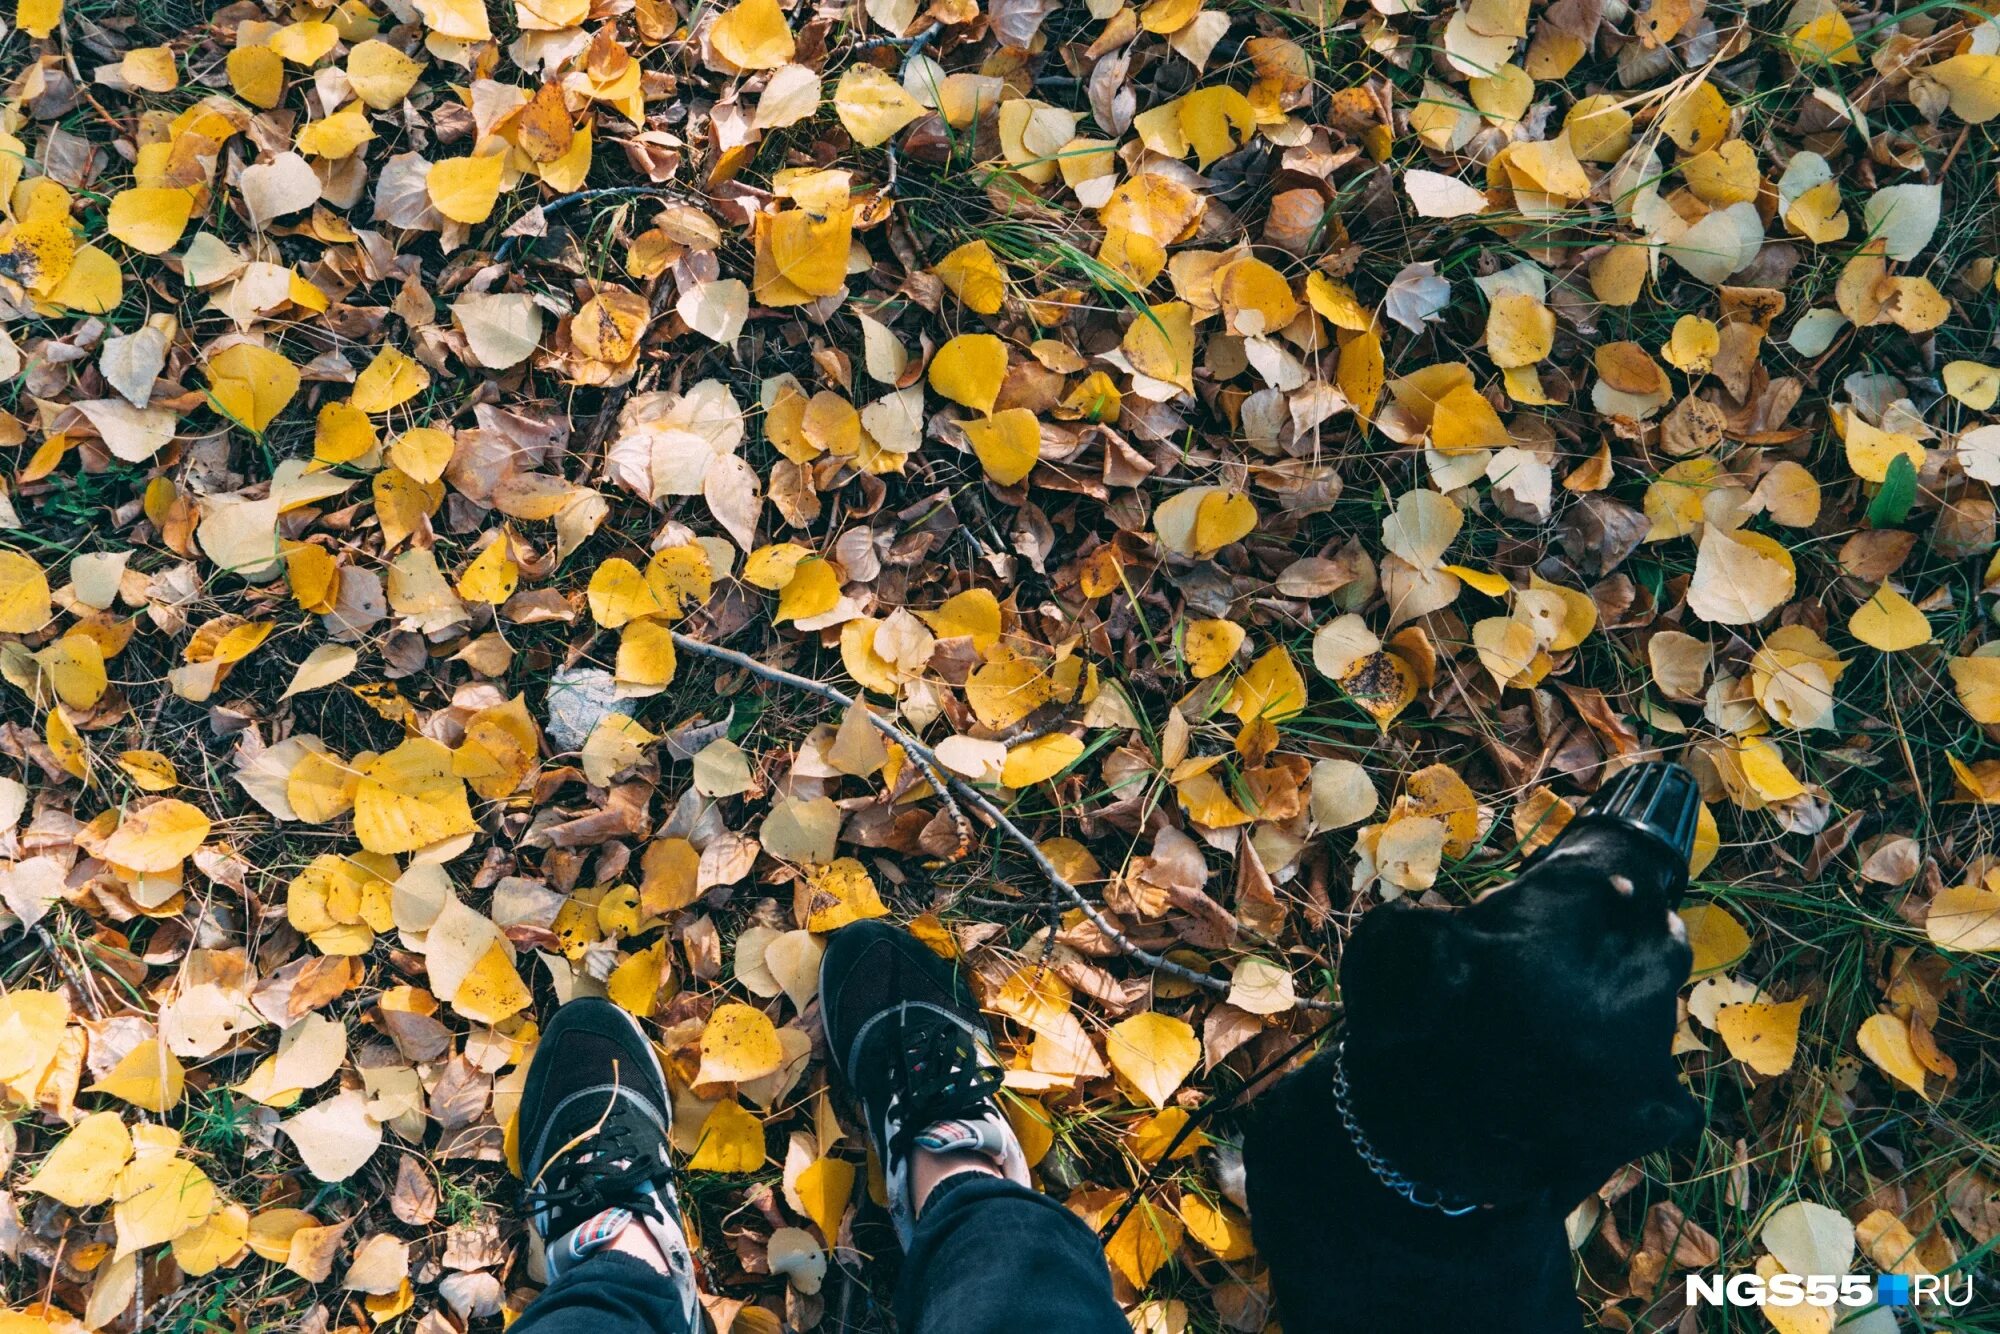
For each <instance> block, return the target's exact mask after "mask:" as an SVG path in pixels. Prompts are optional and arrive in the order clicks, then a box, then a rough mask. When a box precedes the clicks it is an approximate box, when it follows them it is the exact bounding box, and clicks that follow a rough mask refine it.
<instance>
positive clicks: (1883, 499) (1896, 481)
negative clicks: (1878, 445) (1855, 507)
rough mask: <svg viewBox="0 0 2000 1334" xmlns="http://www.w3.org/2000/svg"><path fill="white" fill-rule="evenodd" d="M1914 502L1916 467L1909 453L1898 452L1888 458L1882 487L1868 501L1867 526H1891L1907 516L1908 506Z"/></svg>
mask: <svg viewBox="0 0 2000 1334" xmlns="http://www.w3.org/2000/svg"><path fill="white" fill-rule="evenodd" d="M1916 503H1917V470H1916V467H1915V466H1914V465H1912V464H1911V462H1910V456H1909V455H1907V454H1898V455H1896V457H1895V458H1893V459H1891V460H1889V473H1888V476H1886V477H1884V478H1883V479H1882V489H1881V490H1880V491H1877V492H1876V493H1875V499H1873V500H1871V501H1869V502H1868V526H1869V527H1870V528H1893V527H1895V526H1896V525H1897V524H1899V523H1901V522H1902V521H1903V520H1904V519H1905V518H1906V517H1908V515H1909V513H1910V506H1912V505H1914V504H1916Z"/></svg>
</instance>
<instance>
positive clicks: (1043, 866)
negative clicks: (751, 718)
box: [673, 630, 1332, 1010]
mask: <svg viewBox="0 0 2000 1334" xmlns="http://www.w3.org/2000/svg"><path fill="white" fill-rule="evenodd" d="M673 634H674V646H675V647H676V648H680V649H684V650H686V651H687V652H689V653H693V654H695V655H697V656H698V657H704V658H713V659H715V660H716V661H718V662H726V663H729V664H730V665H731V666H735V667H741V668H742V669H743V670H744V671H746V672H749V673H750V674H751V675H753V676H757V677H760V678H762V679H763V680H766V681H774V682H777V683H778V684H780V685H787V686H790V687H792V688H793V689H794V690H803V691H805V692H806V693H808V694H811V695H817V696H819V697H820V698H821V699H823V700H825V701H827V702H828V703H829V704H838V705H840V706H841V707H842V708H852V707H853V706H854V701H853V699H851V698H850V697H849V696H848V695H847V694H846V693H844V692H843V691H841V690H839V689H837V688H835V687H833V686H830V685H828V684H827V683H826V682H824V681H815V680H813V679H812V678H811V677H809V676H800V675H799V674H798V673H796V672H788V671H786V670H784V669H783V668H782V667H773V666H771V665H769V664H768V663H762V662H759V661H757V660H756V659H755V658H753V657H751V656H750V655H749V654H747V653H739V652H737V651H736V650H735V649H731V648H723V647H722V646H721V645H719V644H711V643H709V642H708V641H707V640H705V639H695V638H693V637H692V636H690V635H684V634H682V633H681V632H680V631H678V630H676V631H674V632H673ZM868 721H870V722H872V723H874V724H875V726H876V727H877V728H879V729H880V730H881V732H882V734H883V735H884V736H886V737H888V738H889V739H890V740H892V741H894V742H895V743H896V744H897V745H899V746H901V747H902V748H903V749H904V750H905V751H907V752H908V753H909V754H910V755H911V756H912V757H913V758H914V759H916V760H917V761H918V762H919V763H921V764H922V765H923V766H924V768H925V770H926V771H927V772H929V773H931V774H933V775H936V774H944V775H946V782H948V783H949V784H950V787H951V791H952V792H953V793H955V794H956V795H957V797H958V799H959V800H961V801H963V802H965V803H966V805H968V806H970V807H972V808H973V809H974V810H976V811H978V812H979V814H980V815H981V816H982V817H983V818H984V819H985V820H986V822H987V823H988V824H990V825H991V826H992V827H993V828H995V829H997V830H999V831H1000V832H1001V833H1002V834H1004V835H1006V836H1007V838H1008V840H1009V841H1011V842H1012V843H1014V844H1015V845H1016V846H1018V847H1019V848H1020V849H1021V851H1022V852H1023V853H1025V854H1026V855H1027V857H1028V860H1029V861H1031V862H1033V863H1034V864H1035V869H1036V870H1038V871H1040V872H1041V873H1042V875H1043V877H1044V878H1045V879H1046V880H1047V881H1048V882H1049V884H1051V885H1052V886H1054V887H1055V890H1056V892H1057V893H1059V894H1061V895H1062V896H1063V897H1064V898H1066V899H1068V900H1069V901H1070V903H1071V904H1072V905H1073V906H1074V907H1076V908H1077V909H1079V910H1080V911H1081V912H1082V913H1083V915H1084V916H1085V917H1086V918H1088V919H1089V920H1090V924H1091V925H1092V926H1094V927H1096V928H1097V929H1098V931H1099V932H1101V933H1102V934H1103V936H1104V938H1105V939H1106V940H1108V941H1110V942H1111V943H1112V945H1113V946H1115V947H1116V948H1117V950H1118V952H1119V953H1120V954H1123V955H1125V956H1127V957H1128V958H1132V959H1136V960H1138V961H1139V962H1140V963H1142V964H1145V965H1146V966H1147V967H1148V968H1152V969H1154V970H1155V971H1157V972H1161V973H1165V974H1166V975H1167V976H1169V977H1175V978H1179V979H1180V980H1181V981H1183V982H1187V983H1189V984H1191V985H1193V986H1197V987H1202V988H1205V989H1207V990H1209V991H1214V992H1218V993H1227V992H1228V990H1229V984H1228V983H1227V982H1225V981H1223V980H1222V979H1221V978H1219V977H1210V976H1209V975H1208V974H1207V973H1201V972H1196V971H1195V970H1194V969H1192V968H1189V967H1187V966H1186V965H1185V964H1178V963H1175V962H1174V961H1173V960H1172V959H1168V958H1163V957H1162V956H1160V955H1158V954H1155V953H1153V952H1152V951H1151V950H1148V949H1146V948H1144V947H1143V946H1141V945H1140V944H1139V943H1138V942H1136V941H1134V940H1133V939H1132V938H1131V937H1130V936H1128V935H1126V934H1125V933H1124V932H1123V931H1120V930H1119V929H1118V928H1117V927H1116V926H1114V925H1112V923H1111V920H1110V919H1109V918H1107V917H1106V916H1105V915H1104V914H1103V912H1102V911H1100V910H1099V909H1098V907H1097V905H1096V904H1094V903H1092V902H1091V901H1090V900H1089V899H1087V898H1085V897H1084V895H1083V891H1082V890H1080V889H1078V888H1077V887H1076V886H1075V885H1072V884H1071V883H1070V882H1069V881H1068V880H1066V879H1064V878H1063V874H1062V872H1061V871H1059V870H1057V869H1056V864H1055V863H1054V862H1052V861H1050V860H1049V858H1048V854H1046V853H1044V852H1043V851H1042V850H1041V848H1039V847H1038V846H1036V844H1035V840H1034V839H1033V838H1030V837H1029V836H1028V834H1027V831H1025V830H1023V829H1022V828H1021V827H1020V826H1019V825H1017V824H1015V823H1014V821H1013V820H1012V819H1011V818H1009V816H1008V815H1007V812H1006V811H1004V810H1002V809H1001V808H1000V806H999V805H998V804H997V803H996V802H995V801H994V800H993V799H992V798H991V797H989V796H987V795H986V794H985V793H984V792H982V791H980V790H979V789H978V788H976V787H974V786H973V785H972V784H970V783H968V782H966V781H965V780H964V779H962V778H960V777H958V776H957V775H955V774H952V773H951V772H950V770H948V769H946V768H945V767H944V766H943V765H942V764H940V763H939V762H938V757H937V755H936V753H935V752H933V751H932V750H931V748H930V747H929V746H927V745H925V744H924V743H923V742H921V741H919V740H918V739H917V738H916V737H914V736H912V735H911V734H910V733H909V732H907V731H905V730H904V729H903V728H901V727H898V726H897V725H896V724H895V723H892V722H890V721H889V720H888V719H887V718H885V717H883V716H882V715H881V714H879V713H876V712H875V711H873V710H872V709H871V710H869V712H868ZM1299 1006H1300V1008H1302V1009H1310V1010H1327V1009H1331V1008H1332V1006H1330V1005H1329V1004H1328V1003H1327V1002H1325V1001H1323V1000H1317V999H1313V998H1310V997H1308V998H1303V999H1301V1000H1300V1001H1299Z"/></svg>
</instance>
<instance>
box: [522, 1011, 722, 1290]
mask: <svg viewBox="0 0 2000 1334" xmlns="http://www.w3.org/2000/svg"><path fill="white" fill-rule="evenodd" d="M672 1115H673V1105H672V1102H671V1101H670V1100H669V1098H668V1097H667V1081H666V1076H665V1075H664V1074H663V1073H662V1072H661V1070H660V1060H659V1057H658V1056H656V1055H654V1053H653V1044H652V1043H650V1042H648V1041H647V1040H646V1035H645V1034H644V1033H643V1032H641V1031H640V1029H639V1025H638V1023H637V1022H636V1021H634V1020H633V1018H632V1016H631V1015H629V1014H627V1013H626V1012H625V1011H623V1010H621V1009H619V1008H618V1007H617V1006H616V1005H613V1004H612V1003H611V1002H610V1001H606V1000H599V999H596V998H594V997H580V998H578V999H576V1000H573V1001H571V1002H570V1003H569V1004H567V1005H565V1006H563V1007H562V1008H561V1009H559V1010H557V1011H556V1015H555V1018H554V1019H552V1020H551V1021H550V1022H549V1025H548V1027H547V1028H545V1029H543V1030H542V1035H541V1040H540V1041H539V1042H538V1043H537V1044H536V1046H535V1056H534V1060H533V1061H532V1062H530V1063H529V1066H528V1079H527V1084H526V1086H525V1087H524V1088H523V1089H522V1092H521V1108H520V1121H519V1125H518V1134H519V1138H518V1142H519V1144H520V1155H521V1181H522V1183H523V1188H522V1195H523V1197H524V1199H525V1201H526V1203H527V1205H528V1208H529V1215H530V1220H531V1222H532V1224H533V1226H534V1229H535V1235H536V1236H537V1237H539V1238H540V1239H541V1241H542V1244H543V1247H544V1248H545V1249H544V1252H543V1254H544V1259H545V1261H546V1265H547V1270H548V1277H549V1279H550V1280H551V1281H554V1280H555V1279H558V1278H560V1277H562V1275H563V1273H564V1272H565V1271H567V1270H568V1269H570V1268H572V1267H574V1266H575V1265H576V1264H577V1263H578V1262H579V1261H581V1260H583V1259H584V1258H585V1257H586V1256H589V1255H592V1254H594V1253H596V1252H598V1251H602V1250H616V1251H622V1252H624V1253H626V1254H628V1255H632V1256H634V1257H636V1258H638V1259H640V1260H643V1261H645V1262H646V1263H648V1264H650V1265H652V1267H653V1268H655V1269H657V1270H659V1271H660V1272H661V1273H664V1274H669V1275H673V1276H675V1277H678V1278H683V1279H685V1280H686V1282H685V1285H684V1291H685V1300H686V1303H687V1313H688V1318H689V1320H690V1321H691V1322H692V1321H693V1320H694V1318H695V1315H696V1302H695V1285H694V1260H693V1257H692V1255H691V1254H690V1253H689V1250H688V1243H687V1233H686V1230H685V1229H684V1228H683V1227H682V1224H681V1213H680V1204H679V1201H678V1200H677V1199H676V1198H675V1195H674V1187H673V1165H672V1163H671V1161H670V1160H669V1158H668V1156H667V1128H668V1126H669V1125H670V1124H671V1118H672ZM693 1327H694V1326H693V1324H692V1323H691V1324H690V1325H689V1328H693Z"/></svg>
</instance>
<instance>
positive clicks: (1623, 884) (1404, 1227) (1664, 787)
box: [1244, 764, 1702, 1334]
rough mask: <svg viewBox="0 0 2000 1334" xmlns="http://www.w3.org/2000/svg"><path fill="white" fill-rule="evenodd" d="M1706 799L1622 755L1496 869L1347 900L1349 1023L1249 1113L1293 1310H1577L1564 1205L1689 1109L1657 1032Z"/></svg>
mask: <svg viewBox="0 0 2000 1334" xmlns="http://www.w3.org/2000/svg"><path fill="white" fill-rule="evenodd" d="M1698 806H1699V802H1698V798H1697V795H1696V792H1695V788H1694V780H1693V779H1692V777H1691V776H1689V774H1688V773H1687V771H1686V770H1684V769H1682V768H1680V767H1679V766H1677V765H1666V764H1647V765H1642V766H1639V767H1637V768H1634V769H1627V770H1625V771H1624V772H1623V773H1621V774H1619V775H1618V776H1617V777H1616V778H1615V779H1613V780H1612V781H1611V782H1609V783H1607V784H1606V785H1605V787H1604V789H1603V790H1602V791H1601V792H1600V793H1599V794H1598V796H1597V798H1596V799H1595V800H1594V801H1593V802H1592V803H1591V804H1590V806H1589V807H1587V808H1586V809H1585V810H1584V811H1583V812H1582V813H1581V814H1579V815H1578V816H1577V817H1576V818H1575V819H1574V820H1572V821H1571V822H1570V824H1569V826H1568V827H1567V828H1566V829H1564V830H1563V832H1562V834H1561V835H1560V836H1559V837H1558V838H1557V839H1556V841H1555V842H1554V843H1553V844H1551V845H1550V846H1549V847H1548V848H1546V849H1544V850H1543V851H1542V852H1541V854H1540V855H1539V856H1537V857H1536V858H1535V859H1534V860H1533V861H1531V862H1530V863H1529V865H1528V868H1527V869H1526V870H1524V871H1523V872H1522V874H1521V876H1520V878H1519V879H1517V880H1515V881H1514V882H1513V883H1512V884H1510V885H1508V886H1507V887H1505V888H1504V889H1501V890H1498V891H1496V892H1494V893H1492V894H1489V895H1487V896H1486V897H1484V898H1482V899H1480V900H1479V901H1478V902H1477V903H1475V904H1473V905H1472V906H1471V907H1469V908H1465V909H1463V910H1461V911H1457V912H1436V911H1431V910H1427V909H1423V908H1418V907H1414V906H1411V905H1409V904H1407V903H1402V902H1397V903H1390V904H1386V905H1384V906H1382V907H1380V908H1376V909H1374V910H1372V911H1370V912H1369V913H1368V914H1367V915H1366V916H1364V917H1363V918H1362V920H1361V923H1360V925H1359V926H1358V927H1357V928H1356V930H1355V932H1354V936H1353V938H1352V939H1351V940H1350V941H1349V943H1348V946H1347V951H1346V955H1345V957H1344V958H1343V960H1342V963H1341V973H1340V981H1341V994H1342V998H1343V1001H1344V1004H1345V1008H1346V1026H1345V1029H1344V1033H1343V1035H1342V1037H1341V1038H1340V1039H1339V1040H1338V1041H1337V1042H1336V1043H1335V1044H1334V1045H1333V1046H1331V1047H1329V1048H1328V1049H1326V1050H1325V1051H1323V1052H1322V1053H1321V1054H1320V1055H1319V1056H1317V1057H1315V1058H1314V1059H1313V1060H1312V1061H1310V1062H1309V1063H1308V1064H1306V1065H1305V1066H1304V1067H1303V1068H1301V1069H1300V1070H1298V1071H1296V1072H1294V1073H1293V1074H1291V1075H1289V1076H1287V1077H1286V1078H1285V1079H1284V1080H1283V1081H1281V1082H1280V1083H1279V1084H1278V1085H1277V1086H1276V1087H1275V1088H1273V1089H1272V1090H1271V1091H1270V1092H1269V1093H1267V1094H1265V1095H1264V1096H1263V1097H1261V1098H1260V1099H1258V1101H1257V1102H1256V1103H1255V1104H1253V1106H1252V1108H1251V1111H1250V1121H1249V1124H1248V1126H1247V1129H1246V1135H1245V1143H1244V1155H1245V1168H1246V1172H1247V1183H1246V1184H1247V1189H1248V1194H1249V1202H1250V1210H1251V1225H1252V1228H1253V1231H1254V1233H1255V1236H1256V1240H1257V1248H1258V1250H1259V1252H1260V1253H1261V1254H1262V1255H1263V1257H1264V1259H1265V1260H1266V1261H1267V1262H1268V1264H1269V1265H1270V1271H1271V1282H1272V1286H1273V1289H1274V1292H1275V1295H1276V1298H1277V1302H1278V1309H1279V1312H1280V1314H1281V1316H1282V1318H1283V1321H1284V1327H1285V1330H1286V1334H1317V1332H1320V1331H1325V1332H1328V1334H1336V1332H1337V1334H1402V1332H1403V1331H1412V1332H1414V1331H1418V1330H1422V1331H1426V1334H1428V1332H1429V1331H1435V1330H1461V1329H1465V1330H1478V1331H1480V1332H1481V1334H1565V1332H1567V1331H1580V1330H1581V1329H1582V1328H1583V1319H1582V1306H1581V1304H1580V1303H1579V1302H1578V1300H1577V1296H1576V1289H1575V1285H1574V1281H1573V1279H1572V1276H1571V1268H1570V1248H1569V1244H1568V1240H1567V1237H1566V1236H1565V1233H1564V1230H1563V1219H1564V1217H1565V1215H1567V1214H1568V1213H1569V1211H1570V1210H1571V1209H1572V1208H1573V1207H1574V1206H1575V1205H1576V1204H1577V1203H1578V1202H1580V1201H1581V1200H1582V1199H1583V1198H1584V1197H1585V1196H1586V1195H1588V1194H1589V1193H1590V1192H1591V1191H1593V1190H1595V1189H1596V1188H1597V1187H1598V1186H1600V1185H1602V1184H1603V1183H1604V1181H1605V1180H1606V1179H1607V1178H1609V1177H1610V1175H1611V1174H1612V1173H1613V1172H1614V1171H1616V1170H1617V1168H1618V1167H1619V1166H1620V1165H1621V1164H1624V1163H1627V1162H1630V1161H1631V1160H1632V1159H1634V1158H1637V1157H1640V1156H1642V1155H1644V1154H1646V1153H1649V1152H1652V1151H1653V1150H1655V1149H1659V1148H1662V1147H1664V1146H1666V1145H1667V1144H1669V1143H1672V1142H1673V1141H1675V1140H1678V1139H1680V1138H1682V1137H1683V1136H1686V1135H1689V1134H1692V1133H1693V1132H1694V1131H1696V1130H1697V1129H1699V1127H1700V1125H1701V1121H1702V1114H1701V1108H1700V1105H1699V1104H1698V1103H1697V1102H1696V1101H1695V1099H1694V1098H1693V1096H1692V1095H1691V1094H1690V1093H1689V1092H1688V1090H1687V1089H1686V1088H1685V1087H1683V1086H1682V1084H1681V1082H1680V1079H1679V1076H1678V1072H1677V1070H1676V1068H1675V1064H1674V1059H1673V1056H1672V1055H1671V1047H1672V1042H1673V1033H1674V1022H1675V1015H1674V997H1675V993H1676V992H1677V991H1678V990H1679V989H1680V986H1681V984H1682V983H1683V982H1685V981H1686V980H1687V977H1688V969H1689V966H1690V963H1691V960H1692V955H1691V953H1690V951H1689V949H1688V946H1687V944H1686V939H1685V936H1686V933H1685V931H1684V930H1683V929H1682V928H1681V926H1680V921H1679V919H1678V918H1677V917H1675V916H1673V912H1672V910H1673V907H1674V905H1675V904H1677V903H1678V902H1679V899H1680V896H1681V894H1682V892H1683V891H1684V890H1685V889H1686V887H1687V858H1688V851H1689V849H1690V848H1691V846H1692V843H1693V836H1694V822H1695V817H1696V815H1697V813H1698Z"/></svg>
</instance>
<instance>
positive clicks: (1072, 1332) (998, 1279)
mask: <svg viewBox="0 0 2000 1334" xmlns="http://www.w3.org/2000/svg"><path fill="white" fill-rule="evenodd" d="M896 1322H897V1325H898V1327H899V1328H900V1329H901V1330H902V1331H903V1334H1057V1332H1058V1331H1059V1332H1060V1334H1132V1326H1131V1325H1130V1323H1128V1322H1127V1321H1126V1319H1125V1315H1124V1313H1123V1312H1121V1311H1120V1310H1119V1309H1118V1303H1117V1302H1116V1301H1115V1300H1113V1298H1112V1296H1111V1271H1110V1270H1108V1269H1107V1268H1105V1264H1104V1249H1103V1247H1101V1246H1099V1245H1098V1242H1097V1237H1096V1235H1095V1234H1094V1233H1092V1232H1091V1230H1090V1229H1089V1228H1088V1227H1086V1226H1085V1225H1084V1223H1083V1220H1082V1219H1080V1218H1078V1217H1077V1216H1076V1215H1075V1214H1073V1213H1071V1212H1070V1211H1069V1210H1067V1209H1065V1208H1063V1207H1062V1206H1061V1205H1060V1204H1058V1203H1056V1202H1055V1201H1054V1200H1052V1199H1050V1198H1049V1197H1048V1196H1046V1195H1043V1194H1042V1193H1041V1192H1039V1191H1034V1190H1029V1189H1028V1188H1027V1187H1025V1186H1021V1185H1017V1184H1015V1183H1014V1182H1012V1181H1004V1180H1001V1179H1000V1178H998V1177H990V1176H985V1175H983V1174H981V1173H977V1172H962V1173H959V1174H958V1175H957V1176H951V1177H946V1178H945V1179H944V1180H943V1181H941V1182H939V1183H938V1185H937V1187H936V1188H935V1189H934V1190H933V1191H932V1192H931V1195H930V1198H929V1199H928V1200H926V1201H925V1203H924V1212H923V1214H922V1216H920V1217H919V1218H918V1219H917V1235H916V1238H915V1240H914V1241H913V1242H912V1244H911V1246H910V1253H909V1255H908V1257H907V1258H906V1259H905V1260H904V1262H903V1277H902V1281H901V1282H900V1283H899V1284H898V1285H897V1290H896ZM515 1334H520V1332H519V1331H515ZM543 1334H547V1332H546V1331H544V1332H543Z"/></svg>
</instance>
